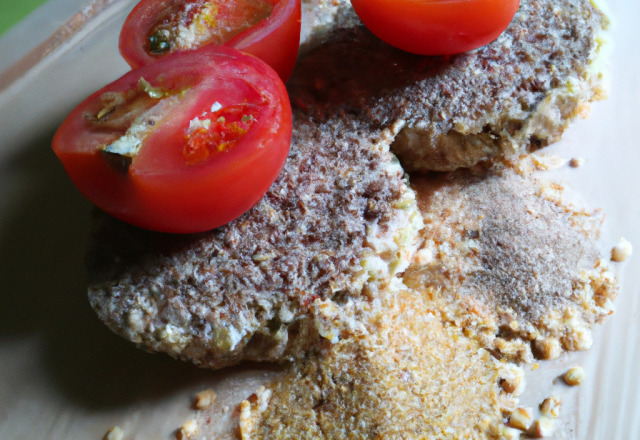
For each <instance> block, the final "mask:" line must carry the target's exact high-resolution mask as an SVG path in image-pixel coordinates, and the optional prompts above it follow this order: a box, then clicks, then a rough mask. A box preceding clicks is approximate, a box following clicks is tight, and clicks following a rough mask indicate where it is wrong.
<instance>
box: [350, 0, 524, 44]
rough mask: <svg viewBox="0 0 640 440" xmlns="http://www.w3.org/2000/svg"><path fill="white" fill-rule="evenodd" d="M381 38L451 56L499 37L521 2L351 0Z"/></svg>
mask: <svg viewBox="0 0 640 440" xmlns="http://www.w3.org/2000/svg"><path fill="white" fill-rule="evenodd" d="M351 3H352V5H353V8H354V9H355V11H356V13H357V14H358V16H359V17H360V19H361V20H362V22H363V23H364V24H365V25H366V26H367V28H369V30H370V31H371V32H373V33H374V34H375V35H376V36H377V37H378V38H380V39H382V40H384V41H385V42H387V43H389V44H390V45H392V46H395V47H397V48H399V49H402V50H405V51H407V52H411V53H415V54H419V55H452V54H456V53H461V52H466V51H469V50H473V49H477V48H478V47H481V46H484V45H486V44H489V43H490V42H492V41H493V40H495V39H496V38H498V37H499V36H500V34H501V33H502V32H504V30H505V29H506V28H507V26H508V25H509V23H511V20H512V19H513V17H514V15H515V13H516V11H517V10H518V6H519V4H520V0H352V1H351Z"/></svg>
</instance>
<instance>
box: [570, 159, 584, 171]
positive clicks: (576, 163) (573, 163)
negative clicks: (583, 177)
mask: <svg viewBox="0 0 640 440" xmlns="http://www.w3.org/2000/svg"><path fill="white" fill-rule="evenodd" d="M585 162H586V160H585V159H584V158H582V157H574V158H573V159H571V160H570V161H569V166H570V167H571V168H580V167H581V166H582V165H584V163H585Z"/></svg>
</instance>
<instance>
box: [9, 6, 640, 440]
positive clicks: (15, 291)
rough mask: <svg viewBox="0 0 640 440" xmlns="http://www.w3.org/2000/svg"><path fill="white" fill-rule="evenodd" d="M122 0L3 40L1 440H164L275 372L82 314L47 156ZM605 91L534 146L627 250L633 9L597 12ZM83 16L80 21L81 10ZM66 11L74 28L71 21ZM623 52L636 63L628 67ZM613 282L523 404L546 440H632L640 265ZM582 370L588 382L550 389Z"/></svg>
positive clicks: (37, 19) (71, 239)
mask: <svg viewBox="0 0 640 440" xmlns="http://www.w3.org/2000/svg"><path fill="white" fill-rule="evenodd" d="M134 3H135V1H134V0H95V1H94V2H93V3H92V4H91V5H89V2H88V0H50V1H49V2H48V3H47V4H45V6H43V7H42V8H40V9H39V10H37V11H36V12H35V13H33V14H32V15H31V16H29V17H28V18H27V19H26V20H25V21H23V22H22V23H20V24H19V25H18V26H17V27H15V28H14V29H12V30H11V31H9V32H8V33H7V34H6V35H5V36H4V37H3V38H2V39H0V439H2V440H18V439H36V438H46V439H49V440H56V439H65V440H66V439H76V438H77V439H100V438H102V436H103V435H104V433H105V432H106V431H107V429H108V428H110V427H111V426H113V425H119V426H121V427H122V428H124V430H125V433H126V437H125V438H126V439H133V438H136V439H148V438H154V439H168V438H175V437H174V433H175V429H176V428H177V427H179V426H180V425H181V424H182V423H183V422H184V421H186V420H187V419H188V418H191V417H193V415H194V412H193V411H192V410H191V409H190V407H189V406H190V403H191V401H192V397H193V395H194V394H195V393H196V392H198V391H200V390H202V389H204V388H208V387H213V388H214V389H215V390H216V391H217V392H218V394H219V395H220V398H221V400H222V401H224V402H226V403H228V404H234V403H237V402H239V401H240V400H242V399H244V398H246V397H247V396H248V395H249V394H250V393H251V392H252V391H253V390H255V389H256V388H257V387H258V386H259V385H260V384H261V383H264V382H266V381H268V380H269V378H271V377H274V375H276V374H277V368H273V367H269V366H259V365H257V364H253V365H249V366H245V367H242V368H229V369H225V370H223V371H220V372H211V371H205V370H199V369H196V368H194V367H191V366H189V365H186V364H183V363H180V362H177V361H174V360H172V359H170V358H168V357H167V356H164V355H157V356H152V355H150V354H147V353H144V352H142V351H140V350H138V349H136V348H134V347H133V345H131V344H130V343H128V342H127V341H125V340H123V339H120V338H118V337H117V336H115V335H113V334H111V332H110V331H109V330H108V329H107V328H106V327H104V326H103V325H102V324H101V323H100V322H99V320H98V319H97V318H96V316H95V314H94V313H93V311H92V310H91V308H90V307H89V305H88V302H87V299H86V292H85V290H86V287H85V280H84V264H83V254H84V247H85V241H86V237H87V232H88V219H89V211H90V204H89V203H88V202H86V201H85V200H84V199H83V198H82V197H81V196H80V195H79V193H78V192H77V191H76V190H75V188H73V186H72V184H71V183H70V182H69V180H68V179H67V177H66V175H65V173H64V170H63V169H62V166H61V165H60V164H59V163H58V161H57V159H56V158H55V156H54V155H53V153H52V152H51V149H50V141H51V137H52V135H53V132H54V131H55V128H56V127H57V125H58V124H59V123H60V122H61V121H62V119H63V118H64V117H65V116H66V114H67V113H68V112H69V111H70V110H71V109H72V108H73V107H74V106H75V105H76V104H77V103H78V102H80V101H81V100H82V99H83V98H84V97H85V96H87V95H88V94H89V93H91V92H93V91H95V90H96V89H98V88H99V87H101V86H103V85H104V84H107V83H108V82H110V81H112V80H114V79H116V78H117V77H119V76H120V75H121V74H122V73H124V72H125V71H127V70H128V67H127V65H126V64H125V62H124V61H123V60H122V59H121V58H120V56H119V54H118V52H117V36H118V33H119V28H120V26H121V24H122V22H123V20H124V18H125V17H126V15H127V13H128V12H129V10H130V9H131V8H132V7H133V5H134ZM609 6H610V9H611V13H612V16H613V18H614V29H613V32H612V40H613V42H614V51H613V54H612V57H611V69H610V71H611V75H610V81H611V85H612V86H611V94H610V97H609V99H608V100H607V101H604V102H599V103H596V104H594V106H593V111H592V114H591V117H590V118H589V119H587V120H580V121H577V122H576V123H574V124H573V125H572V126H571V128H570V129H569V130H568V132H567V133H566V134H565V136H564V139H563V140H562V141H561V142H559V143H558V144H556V145H553V146H552V147H550V148H547V149H546V151H545V152H554V153H557V154H559V155H561V156H563V157H565V158H571V157H583V158H585V159H587V162H586V164H585V165H584V166H583V167H582V168H579V169H571V168H568V167H565V168H562V169H560V170H557V171H554V172H551V173H546V174H545V176H546V178H552V179H554V180H557V181H560V182H563V183H566V184H567V185H569V186H571V187H573V188H574V189H575V190H576V191H577V192H578V193H579V194H580V196H581V198H582V199H583V200H584V201H585V203H586V205H587V206H588V207H589V208H590V209H595V208H602V209H603V210H604V211H605V213H606V214H607V221H606V222H605V229H604V232H603V236H602V249H603V251H605V252H606V251H608V250H609V249H610V248H611V247H612V246H613V245H614V244H615V243H616V242H617V240H618V238H619V237H620V236H624V237H626V238H627V239H629V240H630V241H631V242H632V243H634V244H636V245H637V246H638V249H639V250H640V229H638V227H637V225H638V222H640V203H639V202H638V195H639V194H640V177H639V176H638V173H640V140H639V139H640V138H639V137H638V136H637V135H636V130H637V127H639V126H640V105H639V103H640V61H639V58H638V53H639V52H640V51H639V49H638V48H640V23H639V22H638V19H640V3H638V2H637V1H635V0H610V1H609ZM78 11H80V12H78ZM74 14H75V15H74ZM633 54H635V55H633ZM618 266H619V267H620V268H622V269H623V270H621V271H620V272H621V277H622V290H621V292H620V296H619V298H618V299H617V301H616V303H615V305H616V308H617V313H616V315H614V317H613V318H611V319H610V320H609V321H608V322H607V323H606V324H605V325H604V326H603V327H602V328H598V329H597V330H596V332H595V333H596V335H595V342H594V346H593V348H592V349H591V350H589V351H588V352H585V353H573V354H570V355H567V356H563V357H562V358H561V359H559V360H557V361H554V362H545V363H543V365H542V367H541V368H540V369H539V370H536V371H534V372H532V373H530V374H529V375H528V382H529V390H528V394H527V396H526V397H525V398H524V399H523V401H524V403H525V404H529V405H531V406H535V405H536V404H537V403H539V401H540V399H541V397H544V396H546V395H548V394H549V393H550V392H551V391H553V392H556V393H559V394H561V395H562V396H563V398H564V401H565V403H564V406H563V410H562V414H561V417H560V427H559V430H558V432H557V434H556V436H555V438H557V439H580V440H591V439H595V440H630V439H638V438H640V374H638V373H637V372H636V370H637V367H638V366H639V365H640V346H639V345H638V337H639V336H640V328H639V323H638V316H637V315H638V312H639V311H640V298H638V295H639V294H640V291H639V287H640V286H639V284H640V258H638V257H637V256H634V257H632V258H631V260H630V261H629V262H627V263H624V264H623V265H618ZM576 363H580V364H582V365H583V366H584V367H585V369H586V371H587V374H588V378H587V380H586V383H584V384H583V385H581V386H580V387H576V388H571V389H570V388H568V387H566V386H565V385H563V384H562V381H556V383H555V384H554V380H553V379H554V378H556V377H558V376H559V375H560V374H562V373H563V372H564V371H565V370H566V368H567V367H569V366H571V365H573V364H576Z"/></svg>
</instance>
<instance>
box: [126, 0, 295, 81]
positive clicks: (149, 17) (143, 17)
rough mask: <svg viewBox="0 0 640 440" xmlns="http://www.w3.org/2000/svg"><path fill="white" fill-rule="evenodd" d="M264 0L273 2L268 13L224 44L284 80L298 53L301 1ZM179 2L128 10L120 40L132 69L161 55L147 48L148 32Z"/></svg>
mask: <svg viewBox="0 0 640 440" xmlns="http://www.w3.org/2000/svg"><path fill="white" fill-rule="evenodd" d="M267 1H268V2H269V3H271V4H272V5H273V11H272V13H271V15H270V16H269V17H268V18H266V19H264V20H262V21H261V22H259V23H257V24H256V25H255V26H253V27H251V28H249V29H246V30H245V31H243V32H241V33H240V34H238V35H236V36H235V37H233V38H232V39H231V40H229V41H227V42H225V43H224V46H228V47H233V48H235V49H239V50H242V51H244V52H247V53H250V54H252V55H255V56H257V57H258V58H260V59H261V60H263V61H264V62H266V63H267V64H269V65H270V66H271V67H272V68H273V69H274V70H275V71H276V72H277V73H278V75H280V78H281V79H282V81H283V82H286V81H287V80H288V79H289V77H290V76H291V72H293V68H294V66H295V63H296V58H297V56H298V46H299V42H300V21H301V4H300V0H267ZM182 3H185V0H142V1H141V2H140V3H138V5H137V6H136V7H135V8H134V9H133V10H132V11H131V13H130V14H129V16H128V17H127V19H126V20H125V22H124V25H123V27H122V30H121V32H120V41H119V48H120V54H121V55H122V57H123V58H124V59H125V61H127V63H129V65H130V66H131V68H133V69H136V68H138V67H141V66H145V65H147V64H151V63H154V62H156V61H158V60H159V59H161V58H162V57H163V56H158V55H152V54H150V53H149V52H148V51H147V48H148V45H149V43H148V41H147V40H148V35H149V32H150V31H151V29H152V28H153V26H154V25H155V24H156V22H157V21H158V18H159V16H160V15H161V14H162V13H163V12H164V11H166V10H167V9H168V8H171V7H175V6H177V5H180V4H182ZM180 52H181V51H176V52H174V53H180Z"/></svg>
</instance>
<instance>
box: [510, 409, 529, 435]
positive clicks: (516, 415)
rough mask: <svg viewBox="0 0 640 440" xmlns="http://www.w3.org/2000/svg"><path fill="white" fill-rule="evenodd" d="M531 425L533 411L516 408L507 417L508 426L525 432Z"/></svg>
mask: <svg viewBox="0 0 640 440" xmlns="http://www.w3.org/2000/svg"><path fill="white" fill-rule="evenodd" d="M532 423H533V410H532V409H531V408H516V410H515V411H514V412H512V413H511V417H509V426H512V427H513V428H516V429H520V430H521V431H526V430H527V429H529V428H530V427H531V424H532Z"/></svg>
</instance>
